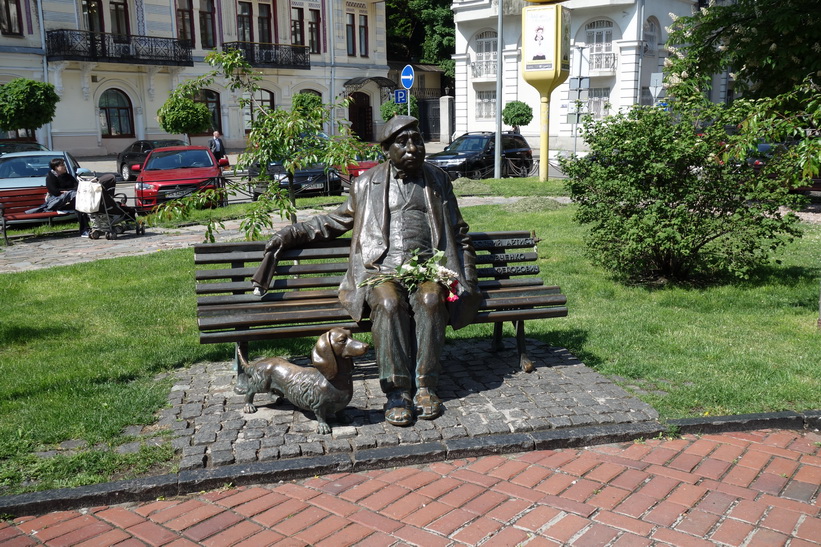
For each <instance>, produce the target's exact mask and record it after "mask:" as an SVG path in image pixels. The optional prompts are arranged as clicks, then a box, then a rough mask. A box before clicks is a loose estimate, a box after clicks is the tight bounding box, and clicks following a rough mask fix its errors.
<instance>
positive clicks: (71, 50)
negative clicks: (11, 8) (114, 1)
mask: <svg viewBox="0 0 821 547" xmlns="http://www.w3.org/2000/svg"><path fill="white" fill-rule="evenodd" d="M46 47H47V51H46V56H47V57H48V60H49V61H92V62H107V63H128V64H141V65H171V66H194V61H193V58H192V56H191V49H192V48H191V43H190V42H189V41H188V40H178V39H176V38H158V37H154V36H126V35H122V34H108V33H104V32H89V31H85V30H67V29H61V30H50V31H48V32H47V36H46Z"/></svg>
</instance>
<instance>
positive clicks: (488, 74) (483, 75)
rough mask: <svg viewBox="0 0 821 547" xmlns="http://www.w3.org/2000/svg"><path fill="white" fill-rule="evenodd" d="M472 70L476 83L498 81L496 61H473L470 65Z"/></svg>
mask: <svg viewBox="0 0 821 547" xmlns="http://www.w3.org/2000/svg"><path fill="white" fill-rule="evenodd" d="M470 70H471V73H472V74H473V80H474V81H476V80H478V81H482V82H491V81H493V82H495V81H496V59H486V60H481V61H473V62H472V63H470Z"/></svg>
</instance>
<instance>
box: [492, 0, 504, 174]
mask: <svg viewBox="0 0 821 547" xmlns="http://www.w3.org/2000/svg"><path fill="white" fill-rule="evenodd" d="M496 3H497V6H496V7H497V9H498V12H499V13H498V14H497V15H496V146H495V152H494V154H493V156H494V157H493V178H495V179H498V178H502V76H503V74H502V70H504V63H503V62H502V51H503V50H504V47H503V46H504V44H503V41H502V22H503V17H502V16H503V15H504V10H503V4H504V0H496Z"/></svg>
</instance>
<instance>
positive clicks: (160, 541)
mask: <svg viewBox="0 0 821 547" xmlns="http://www.w3.org/2000/svg"><path fill="white" fill-rule="evenodd" d="M820 445H821V436H819V435H818V434H817V433H809V432H801V431H782V430H757V431H750V432H744V433H723V434H710V435H701V436H695V435H685V436H684V437H682V438H678V439H663V438H659V439H647V440H644V441H641V442H625V443H617V444H605V445H599V446H592V447H585V448H569V449H560V450H536V451H530V452H521V453H517V454H512V455H502V454H499V455H490V456H484V457H480V458H459V459H454V460H451V461H446V462H435V463H429V464H425V465H408V466H402V467H396V468H392V469H378V470H370V471H362V472H353V473H352V472H344V473H333V474H327V475H322V476H316V477H311V478H306V479H302V480H298V481H280V482H275V483H269V484H256V485H247V486H239V487H225V488H219V489H215V490H211V491H207V492H200V493H197V494H195V495H190V496H182V497H177V498H173V499H157V500H152V501H146V502H141V503H126V504H119V505H101V506H93V507H88V508H85V509H80V510H67V511H54V512H51V513H48V514H44V515H40V516H36V515H31V516H17V517H16V518H13V519H7V520H5V521H2V522H0V543H2V544H3V545H20V546H23V545H90V546H95V547H98V546H106V545H122V546H125V545H169V546H186V545H209V546H221V545H238V546H253V547H258V546H263V545H288V546H308V545H311V546H328V547H339V546H347V545H361V546H405V545H423V546H426V547H427V546H458V545H488V546H491V545H492V546H497V545H498V546H512V545H527V546H543V545H578V546H582V547H589V546H604V545H608V546H609V545H612V546H616V545H627V546H644V545H659V546H662V545H681V546H702V545H703V546H711V545H729V546H742V545H743V546H763V547H773V546H782V545H789V546H790V547H799V546H801V547H803V546H810V545H819V541H821V539H820V538H821V518H819V511H821V504H819V500H818V493H819V483H821V453H820V451H821V448H819V446H820Z"/></svg>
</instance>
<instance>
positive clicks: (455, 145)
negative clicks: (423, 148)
mask: <svg viewBox="0 0 821 547" xmlns="http://www.w3.org/2000/svg"><path fill="white" fill-rule="evenodd" d="M485 143H487V137H480V136H473V135H463V136H461V137H459V138H458V139H456V140H455V141H453V142H452V143H451V144H450V146H448V147H447V148H445V150H446V151H448V152H481V151H482V150H484V149H485Z"/></svg>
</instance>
